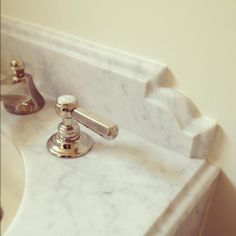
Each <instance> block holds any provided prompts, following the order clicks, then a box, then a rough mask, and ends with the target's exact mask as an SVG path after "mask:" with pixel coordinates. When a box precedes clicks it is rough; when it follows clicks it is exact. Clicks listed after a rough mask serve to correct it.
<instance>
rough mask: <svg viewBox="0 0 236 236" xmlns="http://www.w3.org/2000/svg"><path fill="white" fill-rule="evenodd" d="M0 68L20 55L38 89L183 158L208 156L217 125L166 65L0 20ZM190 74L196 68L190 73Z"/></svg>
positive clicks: (35, 27) (7, 20)
mask: <svg viewBox="0 0 236 236" xmlns="http://www.w3.org/2000/svg"><path fill="white" fill-rule="evenodd" d="M1 23H2V29H1V34H2V38H1V40H2V50H1V53H2V58H3V60H1V66H2V67H1V68H2V70H3V72H4V73H7V71H8V68H9V66H8V64H9V61H10V59H11V58H14V57H16V58H22V59H23V60H24V61H25V62H26V65H27V71H28V72H30V73H32V75H33V77H34V78H35V79H36V81H37V82H38V87H40V88H41V90H42V91H44V92H45V93H47V94H49V95H51V96H52V97H54V98H56V97H57V96H59V95H61V94H73V95H76V97H77V98H78V100H79V103H80V105H81V106H83V107H86V108H87V109H89V110H92V111H94V112H95V113H98V114H100V115H103V116H104V117H107V118H109V119H111V120H114V121H116V122H117V123H118V125H119V126H120V127H122V128H124V129H125V130H129V131H131V132H133V133H136V134H138V135H140V136H142V137H144V138H146V139H147V140H149V141H151V142H153V143H155V144H157V145H160V146H162V147H164V148H168V149H170V150H173V151H174V152H176V153H179V154H181V155H184V156H188V157H194V158H206V157H207V155H208V154H209V152H210V150H211V143H212V141H213V138H214V133H215V129H216V123H215V122H214V121H212V120H209V119H207V118H205V117H204V116H202V115H201V113H200V112H199V111H198V109H197V108H196V106H195V105H194V104H193V103H192V102H191V100H190V99H189V98H188V97H187V96H186V95H185V94H184V93H183V92H182V91H180V90H179V89H178V88H177V87H175V81H174V79H173V78H172V76H171V73H170V71H169V70H168V68H167V67H166V66H164V65H161V64H159V63H155V62H152V61H149V60H146V59H143V58H140V57H134V56H131V55H129V54H125V53H121V52H118V51H115V50H111V49H108V48H105V47H102V46H99V45H96V44H93V43H90V42H86V41H84V40H81V39H78V38H74V37H72V36H68V35H65V34H61V33H58V32H53V31H50V30H48V29H44V28H40V27H38V26H36V25H30V24H27V23H24V22H20V21H17V20H13V19H10V18H2V19H1ZM193 73H194V72H193Z"/></svg>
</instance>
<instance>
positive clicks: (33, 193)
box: [1, 18, 219, 236]
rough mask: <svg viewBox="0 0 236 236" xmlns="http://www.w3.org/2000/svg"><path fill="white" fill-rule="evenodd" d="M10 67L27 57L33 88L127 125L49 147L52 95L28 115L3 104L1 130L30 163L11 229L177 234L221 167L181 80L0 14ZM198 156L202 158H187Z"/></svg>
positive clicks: (23, 235) (211, 126)
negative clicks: (62, 151) (69, 154)
mask: <svg viewBox="0 0 236 236" xmlns="http://www.w3.org/2000/svg"><path fill="white" fill-rule="evenodd" d="M1 23H2V30H1V40H2V44H1V46H2V50H1V53H2V60H1V66H2V69H3V72H4V73H7V72H8V68H9V66H8V63H9V61H10V59H12V58H21V59H23V60H24V61H25V62H26V68H27V69H26V71H27V72H29V73H31V74H32V75H33V78H34V81H35V82H36V85H37V87H38V88H39V89H40V90H41V91H43V92H44V94H47V96H51V97H52V98H54V99H55V100H56V97H57V96H59V95H62V94H71V95H75V97H76V98H78V100H79V104H80V105H81V106H82V107H84V108H86V109H88V110H90V111H92V112H95V113H97V114H98V115H101V116H104V117H105V118H107V119H110V120H112V121H114V122H115V123H117V124H118V125H119V126H120V127H121V128H122V129H120V130H121V131H120V134H119V136H118V138H117V139H116V140H114V141H113V142H107V141H105V140H102V139H101V138H100V137H97V136H96V135H95V134H93V133H90V134H91V136H92V137H93V138H94V141H95V145H94V147H93V149H92V151H91V152H90V153H88V154H87V155H86V156H85V157H82V158H79V159H74V160H64V159H58V158H55V157H54V156H52V155H51V154H49V153H48V152H47V149H46V142H47V139H48V138H49V137H50V136H51V135H52V134H53V133H54V132H56V128H57V125H58V123H59V121H60V119H59V118H58V117H56V114H55V111H54V109H53V104H47V105H46V107H45V108H43V110H41V111H40V112H38V113H36V114H32V115H28V116H16V115H12V114H8V113H6V111H5V110H3V111H2V123H1V126H2V129H3V130H4V132H5V133H7V135H8V136H9V138H10V139H11V140H13V142H14V143H15V145H16V146H17V148H18V150H19V151H20V153H21V155H22V157H23V159H24V163H25V167H26V188H25V193H24V197H23V202H22V204H21V207H20V210H19V212H18V214H17V216H16V218H15V220H14V222H13V223H12V225H11V227H10V228H9V230H8V231H7V233H6V236H15V235H17V236H18V235H19V236H28V235H30V236H32V235H34V236H37V235H40V236H41V235H45V236H54V235H57V236H60V235H63V236H64V235H69V236H74V235H85V236H88V235H89V236H90V235H94V236H96V235H99V236H105V235H109V236H110V235H114V236H115V235H119V236H122V235H125V236H132V235H134V236H138V235H140V236H141V235H146V236H154V235H156V236H173V235H174V234H175V233H177V232H178V230H179V228H180V226H181V225H182V224H183V223H184V222H185V220H186V219H187V217H188V216H189V215H190V214H191V212H192V211H193V210H194V208H195V207H196V204H198V202H199V201H200V199H202V197H203V196H204V195H205V194H206V192H207V191H208V190H209V188H210V187H211V185H212V183H213V181H214V180H215V179H216V176H217V174H218V172H219V169H218V168H217V167H215V166H212V165H209V164H208V163H207V162H206V160H205V159H204V158H206V157H207V155H208V154H209V152H210V147H211V143H212V141H213V139H214V132H215V129H216V123H215V122H214V121H212V120H209V119H208V118H205V117H204V116H202V115H201V113H200V112H199V111H198V109H197V108H196V106H195V105H194V104H193V103H192V102H191V100H190V99H189V98H188V97H187V96H186V95H184V93H183V92H182V91H180V90H179V89H178V88H177V87H175V81H174V79H173V78H172V76H171V73H170V71H169V70H168V68H167V67H166V66H163V65H161V64H157V63H154V62H151V61H148V60H145V59H143V58H139V57H134V56H131V55H128V54H124V53H121V52H117V51H115V50H111V49H107V48H105V47H102V46H98V45H95V44H92V43H90V42H86V41H83V40H80V39H77V38H73V37H71V36H68V35H64V34H60V33H58V32H52V31H49V30H47V29H42V28H40V27H38V26H35V25H29V24H26V23H24V22H19V21H17V20H13V19H9V18H3V19H2V21H1ZM188 157H194V158H199V159H191V158H188Z"/></svg>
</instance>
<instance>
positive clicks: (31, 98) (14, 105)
mask: <svg viewBox="0 0 236 236" xmlns="http://www.w3.org/2000/svg"><path fill="white" fill-rule="evenodd" d="M10 67H11V70H12V74H11V76H10V77H8V78H7V79H5V80H3V81H1V86H6V89H7V90H8V91H7V92H5V91H3V89H2V91H1V92H3V93H4V94H1V101H3V104H4V107H5V108H6V110H7V111H8V112H10V113H13V114H17V115H26V114H31V113H34V112H37V111H39V110H40V109H41V108H42V107H43V106H44V104H45V101H44V98H43V97H42V95H41V94H40V93H39V91H38V90H37V88H36V86H35V84H34V81H33V78H32V76H31V75H30V74H27V73H25V72H24V64H23V62H22V61H16V60H13V61H11V64H10ZM19 84H20V85H21V86H20V87H19V86H18V85H19ZM13 87H14V88H15V89H13ZM22 87H23V88H22ZM20 88H21V90H22V89H23V91H20ZM13 90H14V91H13ZM20 92H21V93H22V94H19V93H20Z"/></svg>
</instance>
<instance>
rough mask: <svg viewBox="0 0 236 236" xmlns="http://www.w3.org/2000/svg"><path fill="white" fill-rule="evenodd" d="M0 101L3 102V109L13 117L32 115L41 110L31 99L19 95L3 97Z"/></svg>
mask: <svg viewBox="0 0 236 236" xmlns="http://www.w3.org/2000/svg"><path fill="white" fill-rule="evenodd" d="M1 99H2V100H4V102H3V105H4V107H5V109H6V110H7V111H8V112H9V113H13V114H15V115H27V114H32V113H35V112H37V111H39V110H41V109H42V108H43V107H39V106H37V105H36V104H35V103H34V102H33V100H32V99H28V98H27V97H25V96H21V95H5V96H4V95H3V96H2V97H1ZM7 101H8V102H7Z"/></svg>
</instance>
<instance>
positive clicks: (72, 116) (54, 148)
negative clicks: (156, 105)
mask: <svg viewBox="0 0 236 236" xmlns="http://www.w3.org/2000/svg"><path fill="white" fill-rule="evenodd" d="M55 109H56V113H57V115H58V116H60V117H61V118H62V119H63V120H62V122H61V123H60V124H59V126H58V132H57V133H56V134H54V135H52V136H51V137H50V138H49V140H48V143H47V147H48V150H49V151H50V152H51V153H52V154H53V155H55V156H57V157H64V158H73V157H79V156H82V155H84V154H86V153H87V152H88V151H89V150H90V149H91V148H92V145H93V141H92V139H91V137H90V136H89V135H88V134H86V133H84V132H81V131H80V127H79V124H78V123H77V122H76V121H78V122H79V123H81V124H83V125H84V126H86V127H87V128H89V129H91V130H92V131H94V132H96V133H97V134H99V135H101V136H102V137H104V138H105V139H107V140H112V139H114V138H116V137H117V135H118V132H119V129H118V126H117V125H116V124H114V123H112V122H111V121H108V120H106V119H104V118H102V117H100V116H98V115H96V114H94V113H91V112H88V111H86V110H84V109H83V108H80V107H79V106H78V102H77V100H76V98H75V97H74V96H71V95H63V96H60V97H58V99H57V102H56V106H55Z"/></svg>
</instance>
